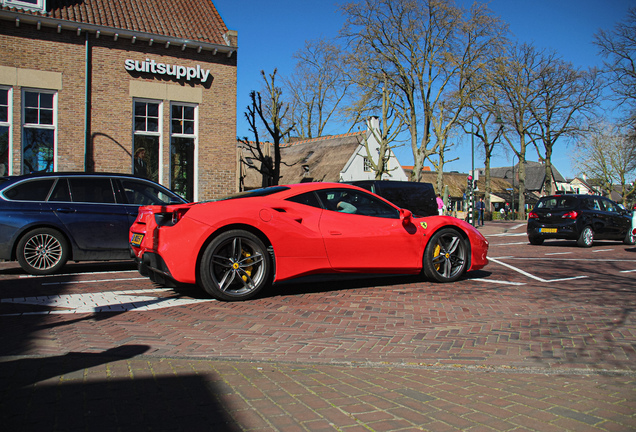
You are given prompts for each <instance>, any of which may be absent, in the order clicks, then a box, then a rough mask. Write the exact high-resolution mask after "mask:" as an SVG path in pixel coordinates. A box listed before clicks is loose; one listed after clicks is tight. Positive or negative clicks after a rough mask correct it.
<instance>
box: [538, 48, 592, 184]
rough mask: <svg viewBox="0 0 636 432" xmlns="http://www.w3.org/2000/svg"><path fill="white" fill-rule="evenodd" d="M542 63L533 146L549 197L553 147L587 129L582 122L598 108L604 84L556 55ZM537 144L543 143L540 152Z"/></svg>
mask: <svg viewBox="0 0 636 432" xmlns="http://www.w3.org/2000/svg"><path fill="white" fill-rule="evenodd" d="M541 64H542V66H543V68H542V69H541V70H539V71H537V72H536V73H537V75H538V76H537V80H536V81H535V84H536V86H537V97H536V98H535V99H534V103H533V104H531V105H530V111H531V113H532V116H533V118H534V120H535V125H536V128H535V129H534V130H532V131H531V134H532V135H533V136H534V137H535V138H536V139H535V140H534V141H533V143H534V145H535V147H536V149H537V154H538V156H539V158H540V159H541V160H543V161H544V165H545V180H544V182H545V183H544V187H543V188H544V190H545V192H546V193H547V194H553V193H554V192H555V188H554V182H553V175H552V160H551V159H552V153H553V150H554V146H555V145H556V144H557V142H562V141H563V139H566V138H573V137H575V136H576V135H578V134H579V133H580V132H581V131H582V130H583V128H584V127H586V126H584V125H583V122H584V121H585V120H588V119H589V118H588V117H587V115H588V114H592V111H593V109H594V108H595V107H596V106H597V102H598V100H599V97H600V93H601V85H600V83H599V79H598V73H597V71H595V70H590V71H581V70H577V69H575V68H574V67H573V66H572V65H571V64H570V63H567V62H565V61H563V60H562V59H559V58H555V55H554V54H552V55H550V56H548V57H547V58H546V60H545V61H543V62H542V63H541ZM558 140H561V141H558ZM538 141H540V142H541V143H542V144H543V146H542V148H541V149H540V148H539V145H538Z"/></svg>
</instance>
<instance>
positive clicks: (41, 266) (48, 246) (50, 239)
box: [17, 228, 68, 275]
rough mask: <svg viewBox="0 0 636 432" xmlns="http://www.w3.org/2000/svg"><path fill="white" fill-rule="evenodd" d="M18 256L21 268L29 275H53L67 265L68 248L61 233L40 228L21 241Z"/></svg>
mask: <svg viewBox="0 0 636 432" xmlns="http://www.w3.org/2000/svg"><path fill="white" fill-rule="evenodd" d="M17 254H18V262H19V263H20V266H21V267H22V268H23V269H25V270H26V271H27V272H28V273H30V274H36V275H43V274H51V273H55V272H56V271H57V270H58V269H59V268H61V267H63V266H64V264H66V260H67V255H68V246H67V242H66V240H65V239H64V237H63V236H62V235H61V234H60V233H59V232H57V231H55V230H52V229H47V228H40V229H36V230H33V231H31V232H29V233H27V234H26V235H25V236H24V237H23V238H22V240H20V242H19V243H18V249H17Z"/></svg>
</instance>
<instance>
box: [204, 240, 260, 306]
mask: <svg viewBox="0 0 636 432" xmlns="http://www.w3.org/2000/svg"><path fill="white" fill-rule="evenodd" d="M271 262H272V261H271V259H270V257H269V254H268V252H267V248H266V247H265V245H264V244H263V242H262V241H261V240H260V239H259V238H258V237H257V236H255V235H254V234H252V233H250V232H247V231H243V230H232V231H228V232H226V233H223V234H221V235H219V236H218V237H216V238H215V239H214V240H212V242H211V243H210V244H209V245H208V246H207V248H206V250H205V252H204V254H203V258H202V260H201V266H200V270H199V271H200V281H201V285H202V287H203V289H204V290H205V291H206V292H207V293H208V294H210V295H211V296H213V297H215V298H217V299H219V300H228V301H234V300H248V299H250V298H253V297H254V296H256V294H258V292H259V291H261V290H262V289H263V288H264V287H265V286H267V285H269V283H270V279H271V273H272V264H271Z"/></svg>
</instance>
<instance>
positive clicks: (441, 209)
mask: <svg viewBox="0 0 636 432" xmlns="http://www.w3.org/2000/svg"><path fill="white" fill-rule="evenodd" d="M444 210H446V206H445V205H444V200H443V199H442V196H441V195H440V194H437V213H438V214H439V215H440V216H444Z"/></svg>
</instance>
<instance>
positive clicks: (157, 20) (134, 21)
mask: <svg viewBox="0 0 636 432" xmlns="http://www.w3.org/2000/svg"><path fill="white" fill-rule="evenodd" d="M0 9H4V10H11V11H15V12H20V13H27V14H32V15H42V16H45V17H48V18H55V19H62V20H68V21H72V22H78V23H86V24H91V25H96V26H104V27H111V28H116V29H123V30H130V31H135V32H142V33H151V34H156V35H163V36H168V37H174V38H180V39H189V40H193V41H201V42H207V43H213V44H218V45H228V43H227V42H226V40H225V39H224V38H223V35H224V34H226V33H227V31H228V29H227V27H226V25H225V23H224V22H223V19H222V18H221V16H220V15H219V13H218V11H217V10H216V7H214V4H213V3H212V1H211V0H47V1H46V12H45V13H38V12H32V11H27V10H24V9H16V8H12V7H6V6H5V7H2V8H0ZM233 45H234V46H236V41H233Z"/></svg>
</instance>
